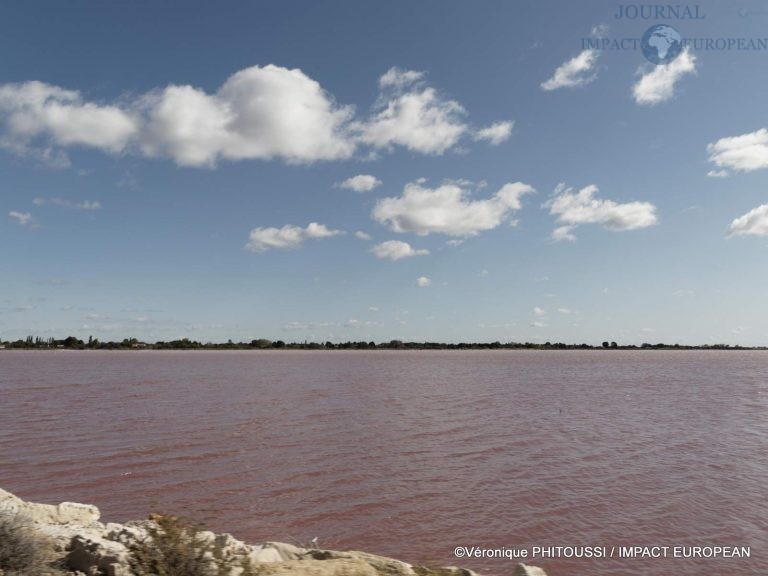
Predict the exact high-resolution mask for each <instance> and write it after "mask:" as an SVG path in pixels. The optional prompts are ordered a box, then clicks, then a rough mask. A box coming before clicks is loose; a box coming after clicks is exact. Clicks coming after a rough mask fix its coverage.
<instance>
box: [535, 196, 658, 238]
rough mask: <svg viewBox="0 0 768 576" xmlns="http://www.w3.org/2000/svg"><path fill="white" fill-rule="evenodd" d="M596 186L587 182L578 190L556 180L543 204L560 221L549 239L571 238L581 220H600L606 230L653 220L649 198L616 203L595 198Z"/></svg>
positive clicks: (649, 223) (634, 226)
mask: <svg viewBox="0 0 768 576" xmlns="http://www.w3.org/2000/svg"><path fill="white" fill-rule="evenodd" d="M597 192H598V188H597V186H595V185H594V184H591V185H589V186H585V187H584V188H582V189H581V190H579V191H578V192H574V190H573V188H566V186H565V184H558V186H557V188H555V193H554V195H553V197H552V198H550V199H549V200H548V201H547V202H546V203H545V204H544V207H546V208H549V213H550V214H552V215H553V216H557V222H558V224H560V226H558V227H557V228H555V230H554V231H553V232H552V239H553V240H555V241H560V240H571V241H572V240H575V236H574V235H573V234H572V231H573V229H574V228H576V227H577V226H580V225H582V224H600V225H602V226H603V227H604V228H607V229H608V230H636V229H638V228H646V227H648V226H652V225H654V224H656V207H655V206H654V205H653V204H651V203H649V202H626V203H623V204H622V203H618V202H614V201H613V200H601V199H597V198H595V195H596V194H597Z"/></svg>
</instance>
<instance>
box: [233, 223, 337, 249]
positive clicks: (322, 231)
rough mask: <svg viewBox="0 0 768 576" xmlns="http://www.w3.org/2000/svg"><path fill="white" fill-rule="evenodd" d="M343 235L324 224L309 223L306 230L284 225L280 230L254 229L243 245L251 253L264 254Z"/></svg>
mask: <svg viewBox="0 0 768 576" xmlns="http://www.w3.org/2000/svg"><path fill="white" fill-rule="evenodd" d="M339 234H343V232H342V231H341V230H332V229H330V228H328V227H327V226H325V225H324V224H318V223H317V222H311V223H310V224H308V225H307V227H306V228H301V227H300V226H293V225H291V224H286V225H285V226H283V227H282V228H254V229H253V230H251V234H250V240H249V241H248V243H247V244H246V245H245V248H246V249H247V250H250V251H251V252H265V251H266V250H270V249H272V248H279V249H293V248H298V247H299V246H301V245H302V244H303V243H304V241H305V240H311V239H315V238H329V237H331V236H338V235H339Z"/></svg>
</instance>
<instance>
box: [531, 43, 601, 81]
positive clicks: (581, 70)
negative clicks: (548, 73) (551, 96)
mask: <svg viewBox="0 0 768 576" xmlns="http://www.w3.org/2000/svg"><path fill="white" fill-rule="evenodd" d="M597 57H598V51H597V50H582V51H581V53H579V54H578V56H574V57H573V58H571V59H570V60H568V61H567V62H565V63H564V64H561V65H560V66H558V67H557V69H556V70H555V73H554V74H553V75H552V78H550V79H549V80H547V81H545V82H542V83H541V88H542V90H547V91H549V90H557V89H558V88H577V87H579V86H586V85H587V84H589V83H590V82H592V81H593V80H594V79H595V78H597V70H596V68H597Z"/></svg>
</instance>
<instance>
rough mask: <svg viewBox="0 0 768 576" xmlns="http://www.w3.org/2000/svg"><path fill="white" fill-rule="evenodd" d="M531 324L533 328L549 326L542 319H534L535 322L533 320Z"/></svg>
mask: <svg viewBox="0 0 768 576" xmlns="http://www.w3.org/2000/svg"><path fill="white" fill-rule="evenodd" d="M531 326H532V327H533V328H546V327H547V325H546V324H545V323H544V322H541V321H539V320H536V321H534V322H531Z"/></svg>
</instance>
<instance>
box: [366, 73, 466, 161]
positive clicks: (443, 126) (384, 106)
mask: <svg viewBox="0 0 768 576" xmlns="http://www.w3.org/2000/svg"><path fill="white" fill-rule="evenodd" d="M423 76H424V75H423V73H421V72H414V71H412V70H407V71H405V70H400V69H397V68H392V69H390V70H389V71H388V72H386V73H385V74H384V75H383V76H382V77H381V78H380V79H379V86H380V87H381V88H382V90H383V92H382V94H381V95H380V96H379V101H378V104H377V105H376V108H375V110H374V114H373V115H372V116H371V118H369V119H368V120H367V121H365V122H358V123H356V124H355V128H356V130H357V132H358V138H359V140H360V141H361V142H364V143H366V144H369V145H371V146H373V147H374V148H383V149H390V148H392V147H393V146H394V145H398V146H403V147H405V148H407V149H408V150H412V151H414V152H421V153H423V154H433V155H440V154H443V153H444V152H445V151H446V150H448V149H450V148H452V147H454V146H455V145H456V144H457V143H458V142H459V140H460V139H461V137H462V136H464V135H465V134H466V133H467V132H468V131H469V126H468V125H467V124H466V123H465V121H464V117H465V115H466V111H465V110H464V108H463V107H462V106H461V104H459V103H458V102H456V101H455V100H448V99H445V98H442V97H441V96H440V95H439V94H438V93H437V91H436V90H435V89H434V88H431V87H429V86H427V85H425V84H424V83H423V82H422V79H423Z"/></svg>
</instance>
